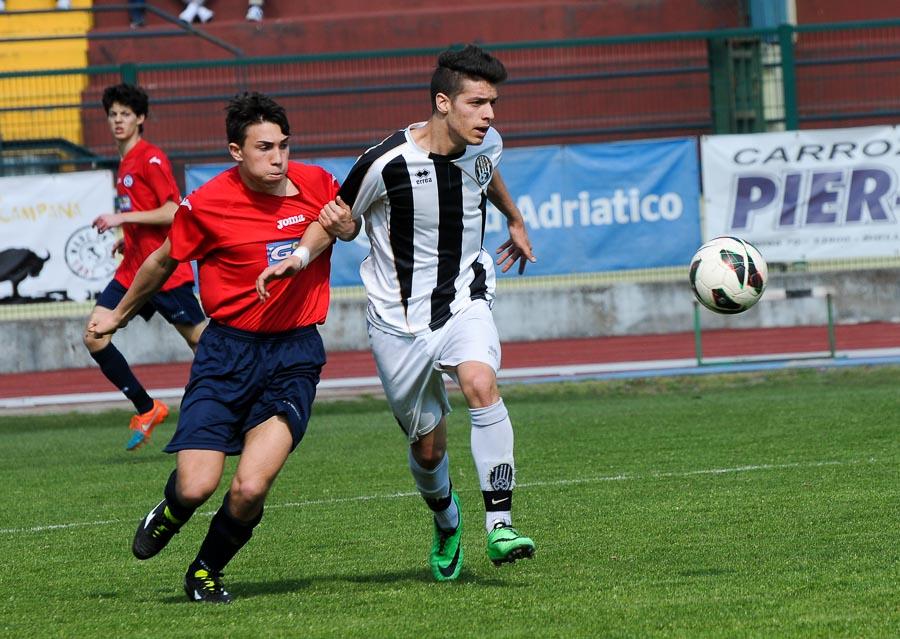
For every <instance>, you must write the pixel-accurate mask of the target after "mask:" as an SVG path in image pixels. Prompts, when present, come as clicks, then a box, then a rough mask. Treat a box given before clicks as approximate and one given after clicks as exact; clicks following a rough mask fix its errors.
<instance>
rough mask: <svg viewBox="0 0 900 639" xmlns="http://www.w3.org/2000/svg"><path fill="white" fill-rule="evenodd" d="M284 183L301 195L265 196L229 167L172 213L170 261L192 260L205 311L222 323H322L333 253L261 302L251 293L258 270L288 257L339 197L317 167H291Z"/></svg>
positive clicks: (267, 326)
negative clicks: (324, 209) (194, 262)
mask: <svg viewBox="0 0 900 639" xmlns="http://www.w3.org/2000/svg"><path fill="white" fill-rule="evenodd" d="M287 177H288V179H289V180H290V181H291V182H292V183H293V184H294V186H296V187H297V189H298V190H299V191H300V193H299V194H297V195H294V196H289V197H280V196H277V195H269V194H268V193H260V192H259V191H254V190H252V189H250V188H248V187H247V186H246V185H245V184H244V183H243V181H242V180H241V177H240V175H239V174H238V168H237V167H234V168H231V169H229V170H227V171H224V172H223V173H220V174H219V175H217V176H216V177H214V178H213V179H212V180H210V181H209V182H207V183H206V184H204V185H203V186H202V187H200V188H199V189H197V190H196V191H194V192H193V193H192V194H191V195H190V196H189V197H187V198H185V199H184V201H183V202H182V203H181V206H180V207H179V208H178V211H177V212H176V213H175V222H174V223H173V224H172V230H171V231H169V240H170V242H171V244H172V251H171V253H170V256H171V257H172V258H173V259H176V260H178V261H180V262H184V261H187V260H197V267H198V271H199V276H200V301H201V302H202V303H203V310H205V311H206V314H207V315H209V316H210V317H212V318H213V319H215V320H216V321H218V322H221V323H222V324H225V325H227V326H231V327H233V328H239V329H242V330H246V331H254V332H259V333H275V332H281V331H288V330H292V329H295V328H299V327H301V326H309V325H311V324H321V323H323V322H324V321H325V316H326V315H327V313H328V297H329V286H328V278H329V276H330V275H331V247H329V248H328V249H326V250H325V251H324V252H323V253H322V254H321V255H320V256H319V257H317V258H316V259H314V260H313V261H312V262H310V264H309V266H307V267H306V268H305V269H304V270H302V271H300V272H299V273H297V274H296V275H295V276H294V277H289V278H285V279H281V280H274V281H272V282H270V283H269V284H268V290H269V292H270V293H271V297H269V299H268V300H266V301H265V303H262V302H260V301H259V297H258V296H257V294H256V278H257V277H258V276H259V274H260V273H261V272H262V270H263V269H264V268H266V267H267V266H269V265H271V264H274V263H276V262H279V261H281V260H283V259H285V258H286V257H288V256H289V255H290V254H291V253H292V252H293V250H294V249H295V248H296V247H297V244H298V243H299V242H300V238H301V237H303V233H304V232H305V231H306V228H307V227H308V226H309V225H310V223H311V222H313V221H315V220H316V219H318V217H319V211H320V210H321V209H322V207H323V206H324V205H325V204H326V203H327V202H329V201H331V200H333V199H334V198H335V197H336V196H337V192H338V183H337V181H336V180H335V179H334V176H332V175H331V174H330V173H328V172H327V171H325V170H324V169H322V168H319V167H317V166H308V165H305V164H299V163H296V162H290V163H289V164H288V171H287Z"/></svg>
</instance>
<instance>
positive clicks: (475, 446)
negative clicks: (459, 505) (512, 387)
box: [469, 399, 516, 532]
mask: <svg viewBox="0 0 900 639" xmlns="http://www.w3.org/2000/svg"><path fill="white" fill-rule="evenodd" d="M469 414H470V415H471V416H472V433H471V445H472V458H473V459H474V460H475V468H476V469H477V470H478V481H479V484H480V485H481V491H482V495H483V497H484V507H485V522H484V525H485V528H486V529H487V530H488V531H489V532H490V531H491V530H493V528H494V525H495V524H496V523H497V522H503V523H504V524H507V525H509V524H511V523H512V517H511V514H510V507H511V505H512V489H513V487H514V486H515V467H516V466H515V460H514V459H513V439H514V437H513V428H512V422H510V421H509V413H508V412H507V410H506V406H505V405H504V404H503V400H502V399H501V400H499V401H497V403H496V404H492V405H490V406H485V407H483V408H470V409H469Z"/></svg>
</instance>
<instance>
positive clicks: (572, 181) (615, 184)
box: [186, 138, 701, 286]
mask: <svg viewBox="0 0 900 639" xmlns="http://www.w3.org/2000/svg"><path fill="white" fill-rule="evenodd" d="M303 161H304V162H309V163H313V164H318V165H319V166H322V167H324V168H325V169H327V170H329V171H331V172H332V173H333V174H334V176H335V177H336V178H337V179H338V180H339V181H340V180H343V179H344V178H345V177H346V175H347V173H348V172H349V170H350V167H351V166H352V165H353V162H354V161H355V158H315V159H311V160H303ZM228 166H229V165H195V166H189V167H188V168H187V170H186V182H187V190H188V192H190V191H191V190H193V189H194V188H196V187H197V186H199V185H200V184H202V183H203V182H205V181H206V180H207V179H209V178H210V177H212V176H213V175H215V174H217V173H218V172H220V171H221V170H223V169H225V168H227V167H228ZM499 170H500V173H501V175H502V176H503V179H504V181H505V182H506V184H507V186H508V187H509V191H510V193H511V194H512V195H513V198H514V199H515V200H516V203H517V205H518V207H519V210H520V211H521V212H522V215H523V217H524V218H525V222H526V224H527V226H528V233H529V237H530V238H531V242H532V245H533V247H534V253H535V255H536V256H537V258H538V261H537V263H536V264H529V265H528V268H527V269H526V270H525V275H526V276H541V275H565V274H571V273H594V272H601V271H617V270H628V269H641V268H651V267H662V266H681V265H687V264H688V263H689V262H690V258H691V256H692V255H693V253H694V251H695V250H696V249H697V247H698V246H699V245H700V244H701V241H700V211H699V204H700V192H699V182H700V179H699V166H698V159H697V144H696V141H695V140H694V139H693V138H678V139H666V140H652V141H640V142H617V143H609V144H583V145H569V146H545V147H531V148H513V149H507V150H505V151H504V153H503V161H502V162H501V164H500V167H499ZM508 237H509V235H508V233H507V230H506V220H505V218H504V217H503V215H502V214H501V213H500V212H499V211H498V210H497V209H496V208H494V207H493V206H492V205H489V206H488V214H487V225H486V230H485V236H484V247H485V249H487V251H488V252H489V253H491V254H494V252H495V251H496V249H497V248H498V247H499V246H500V245H501V244H503V242H505V241H506V240H507V239H508ZM368 251H369V247H368V239H367V238H366V237H365V236H364V234H360V236H359V237H358V238H356V240H355V241H353V242H351V243H346V242H338V243H337V246H336V247H335V251H334V257H333V260H332V277H331V282H332V285H334V286H358V285H360V284H361V282H360V279H359V263H360V262H361V261H362V260H363V258H365V256H366V255H367V254H368ZM515 273H516V270H515V269H512V270H510V272H509V273H507V274H506V275H505V276H504V275H501V274H500V273H499V270H498V276H500V277H512V276H515Z"/></svg>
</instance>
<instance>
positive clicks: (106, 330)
mask: <svg viewBox="0 0 900 639" xmlns="http://www.w3.org/2000/svg"><path fill="white" fill-rule="evenodd" d="M124 325H125V324H124V323H122V322H121V321H120V320H119V318H118V317H117V316H116V314H115V313H114V312H113V311H112V310H111V309H108V308H103V307H102V306H97V307H96V308H94V312H93V314H92V315H91V320H90V321H89V322H88V327H87V330H88V333H90V334H91V336H92V337H94V338H100V337H103V336H104V335H112V334H113V333H115V332H116V331H117V330H119V329H120V328H122V327H123V326H124Z"/></svg>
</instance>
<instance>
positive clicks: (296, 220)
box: [275, 215, 306, 231]
mask: <svg viewBox="0 0 900 639" xmlns="http://www.w3.org/2000/svg"><path fill="white" fill-rule="evenodd" d="M305 221H306V216H305V215H292V216H291V217H286V218H284V219H282V220H278V224H276V225H275V226H276V228H277V229H278V230H279V231H280V230H281V229H283V228H284V227H285V226H290V225H292V224H300V222H305Z"/></svg>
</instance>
